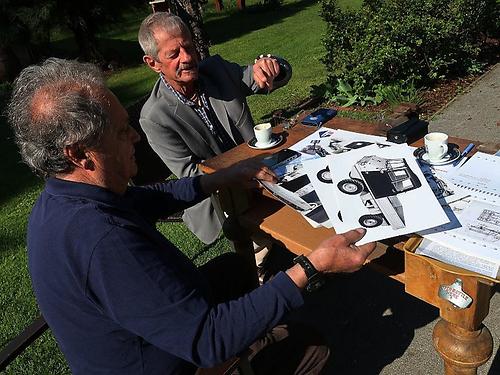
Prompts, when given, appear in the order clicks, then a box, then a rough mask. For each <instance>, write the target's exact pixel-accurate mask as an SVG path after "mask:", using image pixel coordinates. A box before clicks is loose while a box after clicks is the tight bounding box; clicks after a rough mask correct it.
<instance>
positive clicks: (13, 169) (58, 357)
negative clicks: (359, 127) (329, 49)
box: [0, 0, 360, 374]
mask: <svg viewBox="0 0 500 375" xmlns="http://www.w3.org/2000/svg"><path fill="white" fill-rule="evenodd" d="M255 3H256V1H248V2H247V4H248V5H249V8H248V9H247V10H246V11H245V12H239V11H237V10H236V9H235V8H234V7H228V9H226V10H225V11H224V12H223V13H220V14H217V13H215V12H213V11H210V10H208V11H207V13H206V17H205V23H206V28H207V31H208V34H209V35H210V36H211V39H212V41H213V46H212V47H211V53H212V54H220V55H222V56H223V57H224V58H226V59H228V60H231V61H235V62H238V63H241V64H247V63H250V62H253V59H254V58H255V56H257V55H258V54H261V53H272V54H276V55H281V56H283V57H285V58H287V59H288V60H289V61H290V63H291V64H292V66H293V78H292V80H291V81H290V83H289V84H288V86H286V87H285V88H283V89H280V90H278V91H277V92H275V93H273V94H271V95H269V96H255V97H251V98H250V99H249V104H250V107H251V109H252V113H253V115H254V118H255V120H256V121H259V120H261V119H263V118H266V117H267V116H269V114H270V113H271V111H273V110H275V109H279V108H286V107H289V106H291V105H293V104H294V103H297V102H298V101H300V100H301V99H304V98H306V97H307V96H308V95H309V91H310V86H311V85H312V84H319V83H321V82H323V81H324V80H325V70H324V67H323V65H322V64H321V63H320V61H319V59H320V57H321V56H322V54H323V48H322V46H321V37H322V35H323V33H324V28H325V27H324V23H323V21H322V20H321V18H320V17H319V9H320V6H319V4H318V3H317V2H316V1H311V0H285V1H284V3H283V6H282V7H281V8H278V9H274V10H269V9H268V10H266V9H263V8H262V7H252V6H251V5H252V4H255ZM344 3H345V4H348V5H349V6H352V4H355V5H356V4H359V3H360V1H345V2H344ZM210 6H212V5H211V4H210ZM147 12H148V9H147V8H145V10H144V12H138V13H132V14H130V15H128V16H127V17H126V18H125V19H124V20H123V21H122V22H121V23H120V24H118V25H113V27H110V28H109V29H108V30H107V31H106V32H104V33H102V34H101V36H100V41H101V43H102V45H103V46H106V49H107V51H108V53H111V54H115V55H116V56H117V59H118V60H121V61H126V63H127V64H125V66H126V68H123V69H121V70H119V71H117V72H115V73H114V74H112V75H111V76H110V78H109V80H108V83H109V86H110V88H111V89H112V90H113V91H114V92H115V93H116V94H117V95H118V97H119V98H120V100H121V101H122V102H123V103H124V104H125V105H128V104H131V103H133V102H134V101H136V100H137V99H138V98H140V97H142V96H143V95H145V94H147V93H148V91H149V90H150V88H151V86H152V85H153V83H154V81H155V80H156V78H157V77H156V75H155V74H153V73H152V72H151V71H150V70H149V69H148V68H147V67H145V66H143V65H142V64H141V53H140V50H139V49H138V48H139V47H138V45H137V43H136V32H137V29H138V27H139V23H140V21H141V19H142V17H143V16H144V15H145V14H146V13H147ZM56 39H57V40H56V41H55V42H54V46H53V49H52V51H53V54H54V55H59V53H61V55H62V56H71V54H72V53H74V43H72V41H71V40H69V39H68V38H67V37H65V34H64V33H61V34H58V37H57V38H56ZM6 92H8V86H6V85H3V86H0V107H1V106H3V103H4V102H5V93H6ZM0 156H1V160H2V166H1V172H2V173H1V176H2V183H1V184H0V228H1V230H0V348H1V347H4V346H5V344H6V343H7V342H8V341H9V340H11V339H12V338H13V337H14V336H15V335H17V334H18V333H19V332H20V331H21V330H22V329H23V328H24V327H25V326H26V325H27V324H29V323H30V322H31V321H32V320H33V319H34V318H35V317H36V316H37V314H38V310H37V306H36V302H35V299H34V296H33V293H32V291H31V287H30V280H29V275H28V271H27V262H26V247H25V235H26V222H27V217H28V215H29V212H30V209H31V206H32V204H33V202H34V201H35V199H36V197H37V196H38V194H39V192H40V190H41V188H42V185H43V182H42V181H41V180H40V179H38V178H37V177H35V176H33V175H32V173H31V172H30V171H29V170H28V169H27V168H26V167H25V166H24V165H22V164H21V163H20V158H19V156H18V153H17V149H16V147H15V145H14V143H13V140H12V134H11V132H10V129H9V128H8V126H7V124H6V122H5V119H4V118H3V117H0ZM160 229H161V230H162V232H163V233H165V234H166V235H167V236H168V237H169V238H170V239H171V240H172V242H174V243H175V244H176V245H177V246H179V248H181V249H182V250H183V251H184V252H186V254H188V256H190V257H191V258H192V259H193V260H194V261H195V263H197V264H202V263H204V262H206V261H207V260H209V259H210V258H211V257H213V256H214V254H219V253H221V252H224V251H228V250H229V245H228V243H227V241H225V240H220V241H218V242H217V243H216V244H215V245H214V246H211V247H208V248H207V247H204V246H203V245H202V244H201V243H200V242H199V241H198V240H197V239H196V238H195V237H194V236H193V235H192V234H191V233H189V231H188V230H187V229H186V228H185V227H184V226H183V225H181V224H161V225H160ZM6 373H7V374H66V373H69V369H68V368H67V366H66V363H65V360H64V358H63V356H62V354H61V353H60V351H59V350H58V348H57V346H56V343H55V340H54V338H53V336H52V335H51V333H50V332H47V333H45V334H44V335H43V336H42V338H40V339H39V340H37V341H36V342H35V343H34V344H33V345H31V346H30V348H29V349H28V350H26V351H25V352H24V354H23V355H21V356H20V357H18V358H17V359H16V361H15V362H14V363H13V364H12V365H10V366H9V367H8V368H7V370H6Z"/></svg>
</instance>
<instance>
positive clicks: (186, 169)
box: [139, 55, 286, 244]
mask: <svg viewBox="0 0 500 375" xmlns="http://www.w3.org/2000/svg"><path fill="white" fill-rule="evenodd" d="M199 80H200V81H202V83H203V87H204V89H205V93H206V95H207V97H208V98H209V100H210V104H211V106H212V108H213V110H214V111H215V114H216V115H217V118H218V119H219V121H220V123H221V124H222V125H223V126H224V128H225V129H226V131H227V133H228V134H229V136H230V137H231V138H232V139H233V140H234V141H235V143H236V144H240V143H243V142H246V141H249V140H250V139H251V138H252V137H253V126H254V122H253V119H252V116H251V114H250V110H249V108H248V104H247V102H246V97H247V96H248V95H252V94H255V93H258V92H259V87H258V86H257V84H256V83H255V81H254V80H253V71H252V66H245V67H241V66H240V65H238V64H234V63H230V62H228V61H226V60H224V59H222V58H221V57H220V56H218V55H215V56H211V57H209V58H207V59H205V60H203V61H202V62H201V63H200V66H199ZM284 84H286V82H280V83H276V84H275V87H279V86H283V85H284ZM139 122H140V124H141V127H142V129H143V130H144V132H145V133H146V136H147V138H148V142H149V144H150V145H151V147H152V148H153V150H154V151H155V152H156V153H157V154H158V155H159V156H160V158H161V159H162V160H163V162H164V163H165V164H166V165H167V167H168V168H169V169H170V170H171V171H172V172H173V173H174V174H175V175H176V176H177V177H187V176H196V175H199V174H201V172H200V171H199V170H198V166H197V164H198V163H200V162H202V161H204V160H207V159H209V158H211V157H214V156H216V155H218V154H220V153H221V149H220V148H219V146H218V144H217V142H216V140H215V139H214V137H213V136H212V134H211V133H210V130H209V129H208V128H207V127H206V126H205V124H204V123H203V121H202V120H201V119H200V117H199V116H198V115H197V114H196V112H194V110H193V109H191V108H189V107H188V106H186V105H184V104H182V103H181V102H180V101H179V100H178V99H177V98H176V97H175V96H174V95H173V93H172V92H171V91H170V90H169V89H168V88H167V87H165V85H164V84H163V83H162V82H161V80H158V81H157V82H156V84H155V85H154V87H153V91H152V92H151V95H150V97H149V99H148V100H147V101H146V103H145V104H144V106H143V108H142V111H141V116H140V120H139ZM214 205H215V207H214ZM217 207H218V205H217V202H216V201H215V199H214V197H212V198H209V199H206V200H204V201H202V202H200V203H199V204H197V205H195V206H193V207H191V208H190V209H187V210H185V212H184V216H183V220H184V222H185V223H186V225H187V227H188V228H189V229H190V230H191V231H192V232H193V233H194V234H195V235H196V236H197V237H198V238H199V239H200V240H201V241H203V242H204V243H206V244H209V243H212V242H214V241H215V240H216V239H217V237H218V235H219V233H220V231H221V228H222V222H223V220H224V219H223V215H222V213H221V212H220V209H218V208H217Z"/></svg>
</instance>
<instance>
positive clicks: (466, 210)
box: [417, 152, 500, 278]
mask: <svg viewBox="0 0 500 375" xmlns="http://www.w3.org/2000/svg"><path fill="white" fill-rule="evenodd" d="M448 179H449V181H451V182H452V183H453V184H455V186H457V187H458V188H460V189H463V190H464V192H467V193H468V195H469V197H468V198H466V199H464V200H461V201H457V202H454V203H451V204H450V207H449V208H448V210H447V213H448V216H449V218H450V223H449V224H445V225H442V226H439V227H436V228H432V229H430V230H428V231H425V232H422V233H420V234H422V236H423V237H424V238H425V239H426V240H427V241H426V240H424V241H423V242H422V244H421V245H420V247H419V249H418V250H417V253H420V254H423V255H427V256H430V257H433V258H437V259H440V260H443V261H445V262H448V263H450V264H454V265H457V266H460V267H463V268H466V269H470V270H473V271H475V272H478V273H481V274H484V275H486V276H489V277H493V278H498V277H499V268H500V157H498V156H495V155H488V154H484V153H481V152H478V153H476V154H475V155H474V156H473V157H471V159H470V160H469V161H468V162H467V163H466V164H464V166H463V167H461V168H460V169H458V170H456V171H454V172H451V173H450V174H449V175H448ZM430 241H432V242H430Z"/></svg>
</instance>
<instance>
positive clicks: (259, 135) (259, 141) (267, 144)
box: [247, 122, 283, 150]
mask: <svg viewBox="0 0 500 375" xmlns="http://www.w3.org/2000/svg"><path fill="white" fill-rule="evenodd" d="M253 132H254V134H255V137H254V138H253V139H251V140H250V141H248V143H247V144H248V146H249V147H250V148H255V149H259V150H264V149H267V148H271V147H273V146H276V145H277V144H279V143H280V142H281V140H282V139H283V138H282V136H281V135H280V134H273V128H272V126H271V123H269V122H266V123H263V124H258V125H255V126H254V127H253Z"/></svg>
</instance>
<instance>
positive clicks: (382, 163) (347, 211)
mask: <svg viewBox="0 0 500 375" xmlns="http://www.w3.org/2000/svg"><path fill="white" fill-rule="evenodd" d="M328 160H329V162H328V165H329V167H330V175H331V179H332V182H333V184H331V185H330V186H332V185H333V187H332V190H333V192H334V194H335V196H336V203H337V210H336V211H334V212H332V211H331V210H329V209H327V213H328V215H329V217H330V219H331V221H332V224H333V225H334V227H335V229H336V230H339V231H342V232H344V231H347V230H350V229H354V228H359V227H364V228H366V229H367V233H366V235H365V237H364V238H363V239H362V243H366V242H369V241H377V240H381V239H385V238H389V237H394V236H397V235H402V234H406V233H412V232H415V231H418V230H422V229H425V228H430V227H434V226H436V225H440V224H443V223H446V222H448V218H447V216H446V214H445V213H444V211H443V209H442V208H441V205H440V204H439V202H438V200H437V199H436V197H435V196H434V194H433V192H432V190H431V188H430V187H429V185H428V184H427V183H423V182H424V181H425V177H424V176H423V173H422V171H421V170H420V168H419V166H418V165H417V163H416V161H415V159H414V157H413V155H412V149H411V148H409V147H408V146H406V145H394V146H392V147H383V148H380V147H378V146H377V145H371V146H367V147H363V148H360V149H357V150H352V151H350V152H348V153H342V154H336V155H333V156H331V157H329V158H328ZM323 204H324V202H323ZM339 212H340V214H341V217H342V221H340V220H339V219H338V213H339ZM334 215H336V216H337V220H335V219H332V216H334ZM337 226H338V228H337Z"/></svg>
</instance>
